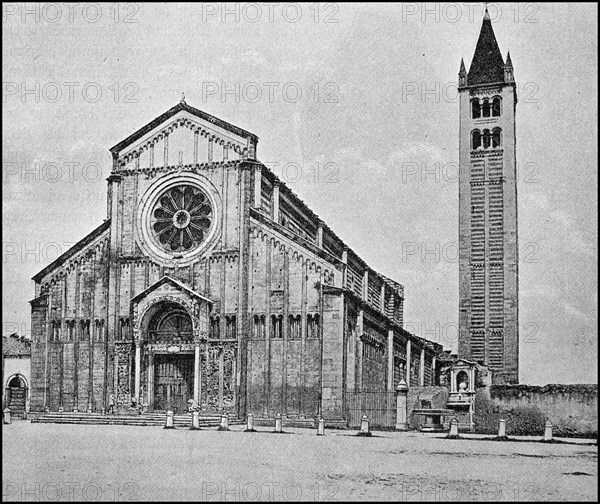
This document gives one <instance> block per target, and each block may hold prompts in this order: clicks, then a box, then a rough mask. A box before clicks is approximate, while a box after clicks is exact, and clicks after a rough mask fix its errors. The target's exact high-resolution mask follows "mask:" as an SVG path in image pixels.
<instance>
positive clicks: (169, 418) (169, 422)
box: [165, 410, 175, 429]
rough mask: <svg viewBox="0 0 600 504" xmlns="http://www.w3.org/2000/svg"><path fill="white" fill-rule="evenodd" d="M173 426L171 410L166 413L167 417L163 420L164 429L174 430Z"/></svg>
mask: <svg viewBox="0 0 600 504" xmlns="http://www.w3.org/2000/svg"><path fill="white" fill-rule="evenodd" d="M174 428H175V425H174V424H173V412H172V411H171V410H169V411H167V416H166V419H165V429H174Z"/></svg>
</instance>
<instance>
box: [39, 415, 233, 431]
mask: <svg viewBox="0 0 600 504" xmlns="http://www.w3.org/2000/svg"><path fill="white" fill-rule="evenodd" d="M165 421H166V415H164V414H158V413H153V414H142V415H123V414H121V415H102V414H101V413H64V412H63V413H45V414H43V415H40V416H38V417H36V418H33V419H32V420H31V422H32V423H62V424H80V425H138V426H155V427H157V426H164V424H165ZM199 423H200V426H201V427H211V426H214V427H216V426H218V425H219V424H220V423H221V415H206V416H200V418H199ZM229 423H230V424H232V425H241V424H243V421H242V420H239V419H236V418H233V419H230V420H229ZM173 424H174V425H175V426H176V427H179V428H182V427H190V426H191V424H192V416H191V415H175V416H174V417H173Z"/></svg>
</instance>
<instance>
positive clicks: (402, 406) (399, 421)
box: [396, 380, 408, 430]
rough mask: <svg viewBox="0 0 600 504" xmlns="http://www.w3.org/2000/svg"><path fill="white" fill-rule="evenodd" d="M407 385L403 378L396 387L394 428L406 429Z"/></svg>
mask: <svg viewBox="0 0 600 504" xmlns="http://www.w3.org/2000/svg"><path fill="white" fill-rule="evenodd" d="M407 396H408V385H406V382H405V381H404V380H400V383H399V384H398V386H397V387H396V430H408V408H407V406H408V403H407Z"/></svg>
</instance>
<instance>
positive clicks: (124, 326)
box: [119, 318, 129, 340]
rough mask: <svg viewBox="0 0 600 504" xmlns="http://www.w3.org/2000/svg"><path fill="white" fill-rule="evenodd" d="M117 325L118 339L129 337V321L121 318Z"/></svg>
mask: <svg viewBox="0 0 600 504" xmlns="http://www.w3.org/2000/svg"><path fill="white" fill-rule="evenodd" d="M119 325H120V327H119V338H120V339H122V340H124V339H127V338H128V337H129V319H128V318H122V319H121V321H120V324H119Z"/></svg>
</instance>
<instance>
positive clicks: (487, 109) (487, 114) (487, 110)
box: [481, 98, 491, 117]
mask: <svg viewBox="0 0 600 504" xmlns="http://www.w3.org/2000/svg"><path fill="white" fill-rule="evenodd" d="M481 108H482V113H483V117H490V111H491V110H490V109H491V106H490V100H488V99H487V98H484V100H483V106H482V107H481Z"/></svg>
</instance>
